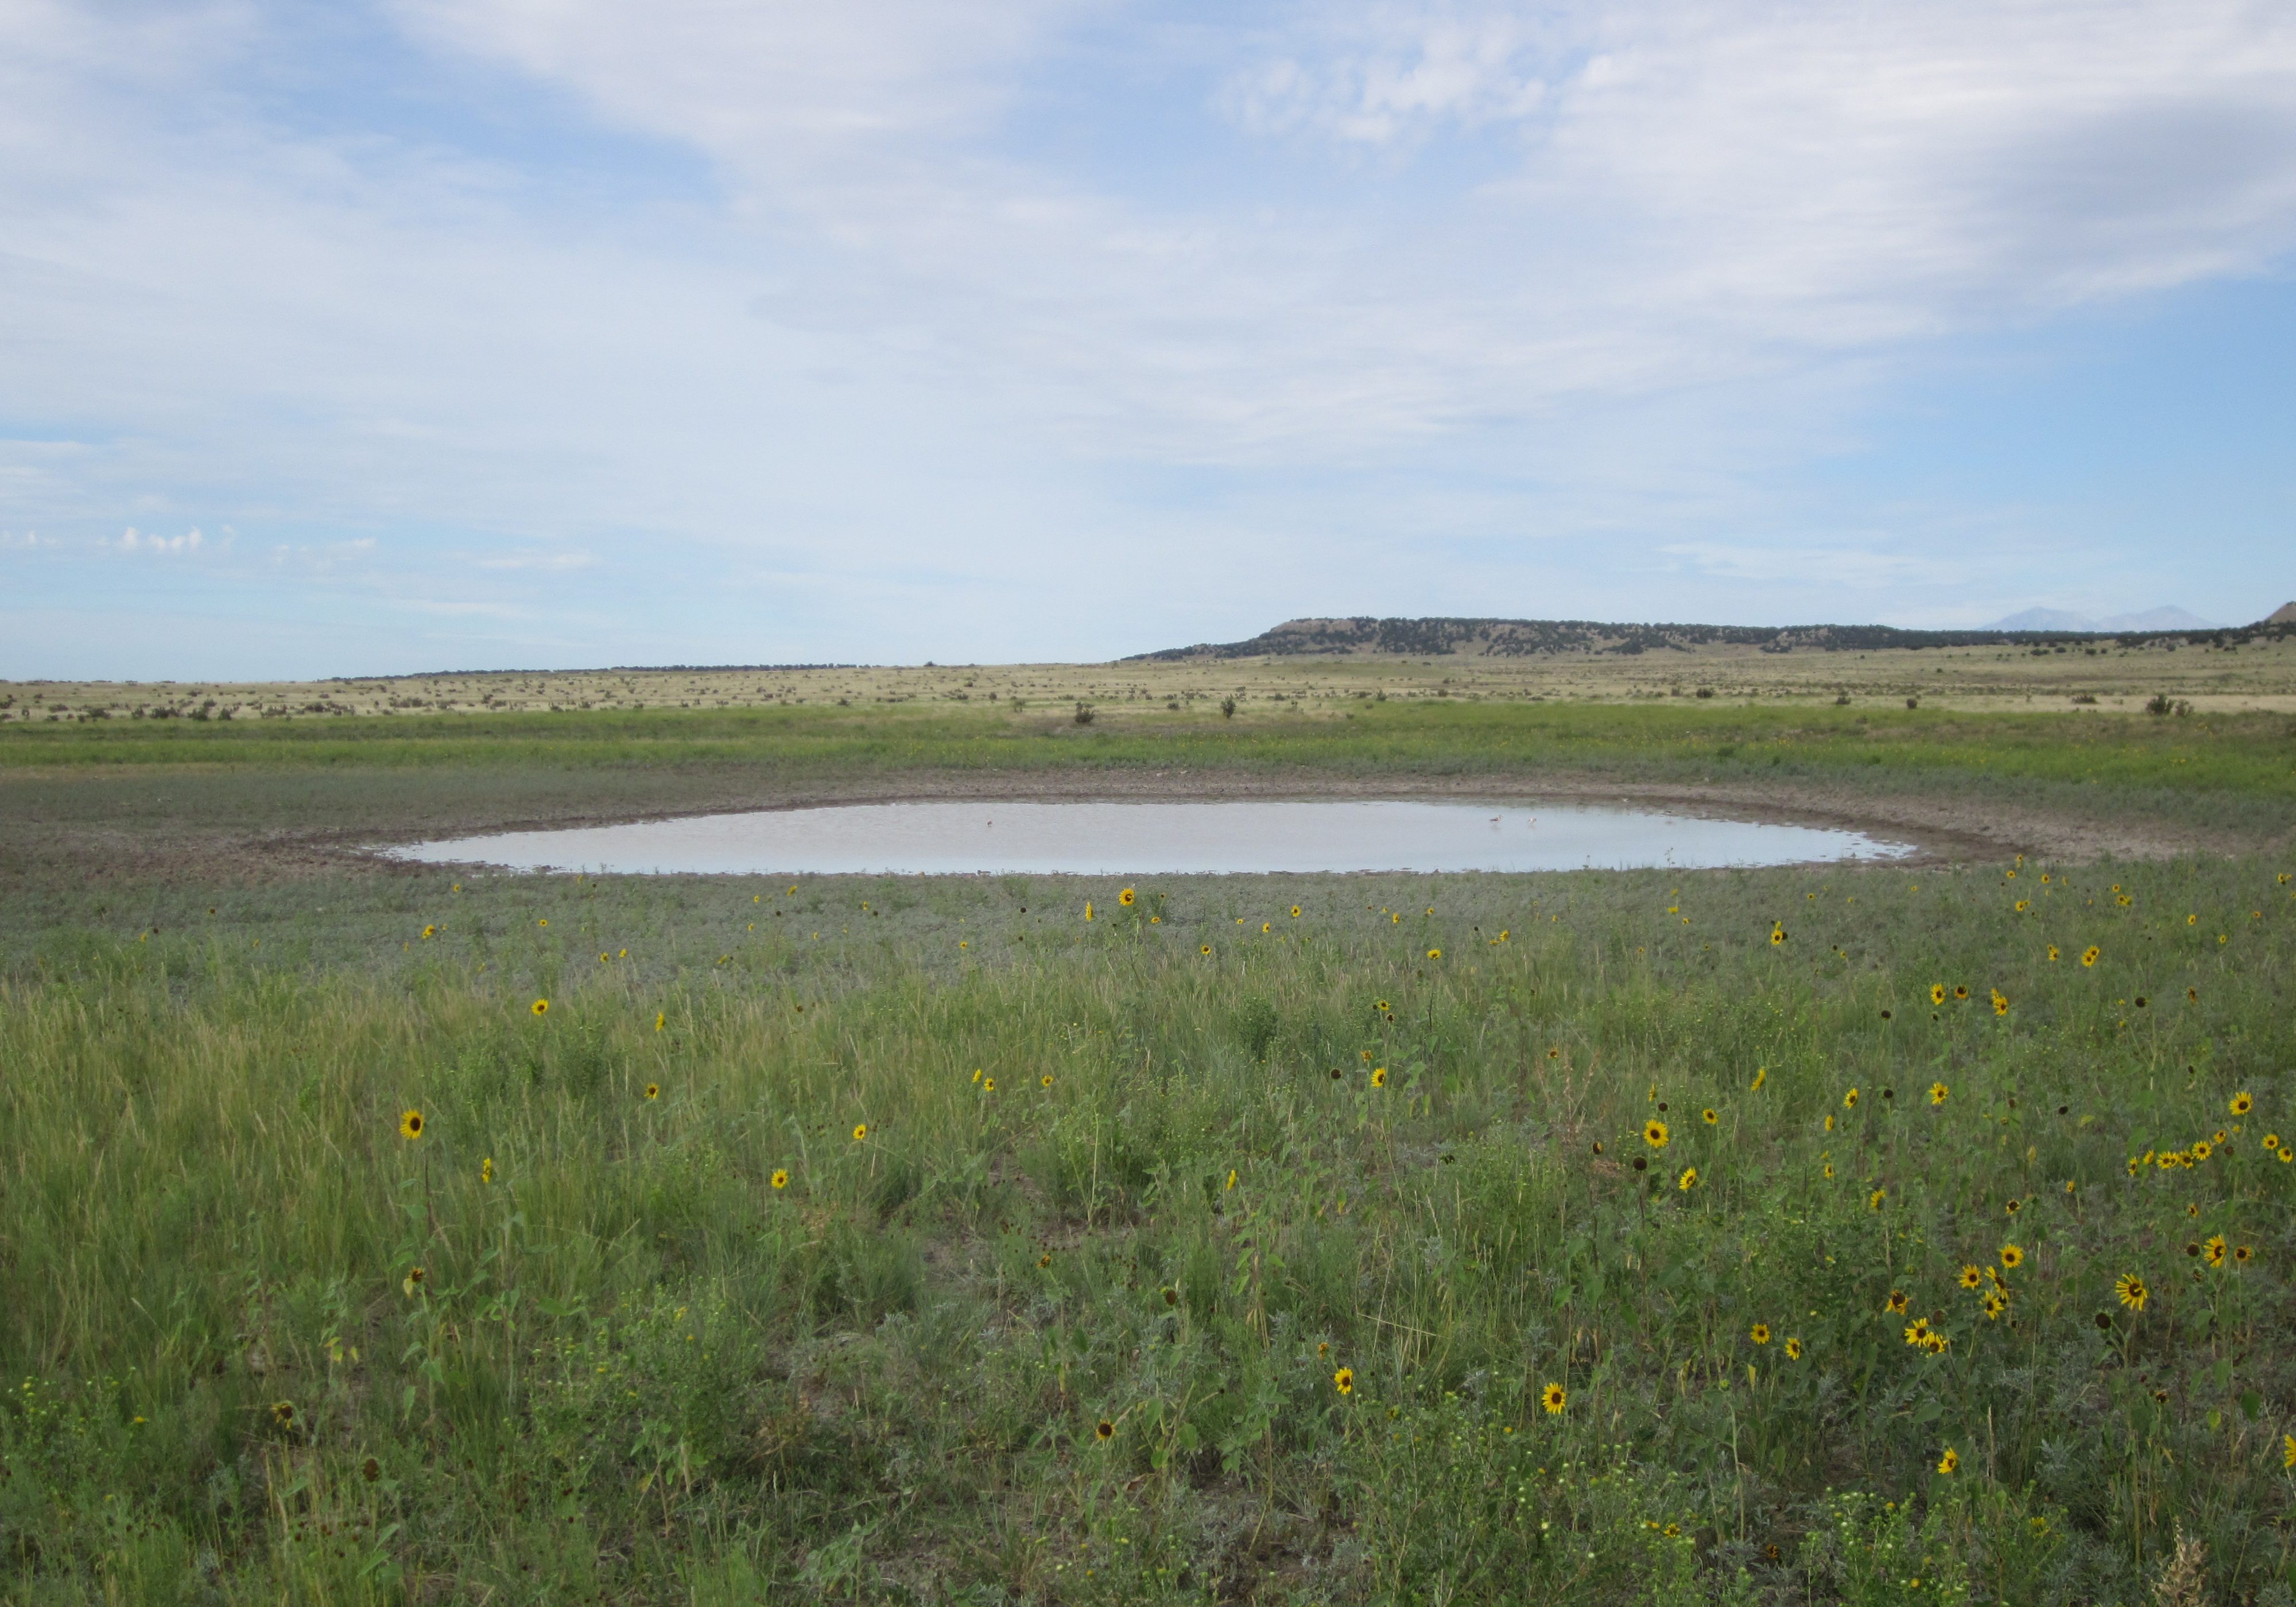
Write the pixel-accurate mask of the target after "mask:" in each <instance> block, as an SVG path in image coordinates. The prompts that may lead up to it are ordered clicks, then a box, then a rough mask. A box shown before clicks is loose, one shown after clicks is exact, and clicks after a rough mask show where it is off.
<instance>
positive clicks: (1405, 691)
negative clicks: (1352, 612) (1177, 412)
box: [0, 634, 2296, 724]
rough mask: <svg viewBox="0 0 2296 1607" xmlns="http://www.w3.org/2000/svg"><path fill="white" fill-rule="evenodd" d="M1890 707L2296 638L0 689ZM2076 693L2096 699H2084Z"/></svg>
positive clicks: (2279, 693)
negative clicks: (1842, 702)
mask: <svg viewBox="0 0 2296 1607" xmlns="http://www.w3.org/2000/svg"><path fill="white" fill-rule="evenodd" d="M1701 688H1704V689H1705V690H1706V692H1707V693H1709V694H1710V697H1711V698H1714V699H1724V700H1732V701H1745V700H1749V699H1751V700H1754V701H1762V702H1782V703H1794V702H1826V703H1831V702H1833V701H1834V700H1835V699H1836V698H1838V697H1841V696H1845V695H1846V696H1848V697H1849V698H1850V699H1851V700H1852V702H1853V703H1868V704H1871V703H1887V702H1891V701H1902V700H1903V699H1905V698H1907V697H1917V698H1920V699H1921V700H1922V701H1923V702H1924V703H1927V704H1931V705H1934V706H1937V707H1940V708H1947V709H1964V710H1972V711H1977V710H2007V709H2020V710H2022V709H2065V710H2068V711H2072V710H2078V709H2084V708H2095V709H2105V710H2110V709H2136V708H2138V707H2140V706H2141V705H2143V704H2144V702H2145V701H2148V700H2149V699H2151V698H2153V697H2155V696H2159V695H2162V694H2166V695H2168V696H2169V697H2172V698H2178V699H2183V700H2185V701H2189V702H2190V703H2191V704H2192V705H2193V707H2194V709H2196V710H2200V711H2207V712H2219V711H2233V710H2243V709H2270V710H2278V711H2283V712H2287V711H2296V635H2286V634H2283V635H2278V636H2276V637H2262V638H2259V639H2255V640H2251V641H2248V642H2244V643H2229V644H2226V645H2221V646H2217V645H2210V644H2209V641H2208V639H2207V638H2206V637H2190V638H2187V637H2160V638H2153V639H2150V640H2146V641H2143V642H2137V643H2133V644H2121V643H2119V642H2116V641H2112V640H2102V641H2098V642H2088V643H2079V642H2076V643H2072V644H2067V645H2065V646H2064V647H2063V649H2062V651H2059V650H2057V649H2055V648H2044V649H2041V650H2039V651H2038V652H2037V651H2036V650H2035V649H2034V648H2032V647H2030V646H2009V645H2003V646H1985V647H1956V648H1923V649H1902V648H1900V649H1884V650H1875V651H1872V652H1823V651H1798V652H1764V651H1762V650H1761V649H1759V648H1756V647H1735V646H1727V647H1725V646H1708V647H1701V648H1697V649H1693V650H1689V651H1679V650H1677V651H1666V652H1644V653H1636V654H1632V655H1628V654H1620V653H1609V652H1588V653H1568V654H1558V655H1554V656H1546V655H1540V656H1537V657H1529V658H1499V657H1492V656H1483V655H1476V656H1469V655H1466V654H1457V655H1444V656H1426V657H1419V658H1393V657H1388V656H1384V655H1378V656H1374V655H1371V654H1364V655H1360V656H1337V657H1308V656H1301V657H1259V658H1250V659H1232V660H1180V661H1177V662H1175V661H1163V660H1123V661H1119V662H1115V663H1109V664H1021V665H948V666H939V665H927V666H922V667H911V668H898V667H894V668H887V667H852V668H792V669H772V668H716V669H710V668H696V669H627V670H586V671H566V672H561V671H537V672H530V673H529V672H517V671H504V672H490V673H486V674H472V675H425V676H383V677H366V678H359V677H351V678H348V679H339V680H330V681H310V682H264V683H231V682H184V683H178V682H154V683H127V682H0V717H4V718H6V719H9V720H12V721H14V722H16V723H19V724H29V723H34V722H40V721H50V720H53V721H64V720H76V719H78V718H81V717H97V718H106V719H130V718H135V717H137V716H138V714H139V712H140V713H141V714H142V715H143V717H150V716H151V715H152V713H153V712H154V711H161V710H164V711H166V714H165V716H163V717H189V716H193V715H199V716H202V717H209V718H216V719H220V718H224V717H232V718H237V719H250V718H266V717H268V718H316V717H328V716H342V715H405V714H414V713H458V712H459V713H481V712H502V713H533V712H537V711H543V710H551V709H560V710H569V709H622V710H638V709H753V708H766V707H791V708H799V707H816V708H817V707H821V706H824V705H827V706H831V707H855V708H888V707H903V706H908V707H916V706H934V705H953V706H964V705H970V704H990V705H997V706H1001V707H1007V708H1009V707H1012V706H1013V705H1014V704H1015V703H1017V704H1018V705H1019V706H1020V708H1021V709H1022V710H1023V711H1024V712H1025V711H1027V710H1028V709H1037V710H1039V711H1042V710H1043V709H1047V708H1051V709H1065V708H1068V707H1070V706H1071V705H1073V704H1075V703H1076V702H1078V701H1083V702H1087V703H1089V704H1091V705H1093V706H1094V708H1095V709H1097V710H1099V711H1102V712H1103V713H1105V714H1106V715H1108V716H1110V717H1124V716H1125V715H1127V714H1131V713H1149V712H1154V711H1157V710H1163V711H1165V712H1171V711H1170V710H1169V709H1166V705H1168V704H1169V703H1173V702H1177V703H1178V704H1179V705H1180V708H1181V710H1182V711H1185V712H1188V713H1191V714H1193V715H1197V716H1201V717H1211V716H1213V715H1216V714H1217V712H1218V705H1219V703H1220V702H1221V701H1223V700H1225V699H1227V698H1231V697H1232V698H1234V699H1236V700H1238V701H1239V702H1240V703H1242V704H1246V705H1251V706H1260V705H1267V706H1275V705H1279V704H1280V705H1281V708H1282V710H1283V712H1286V713H1292V714H1298V715H1300V716H1303V717H1317V716H1320V717H1326V718H1328V717H1333V716H1334V715H1337V714H1340V713H1343V712H1344V711H1345V710H1346V709H1347V708H1348V707H1349V705H1350V704H1351V703H1353V702H1355V701H1360V700H1362V699H1365V698H1371V697H1379V696H1382V695H1384V696H1386V697H1390V698H1406V699H1410V698H1464V699H1469V700H1480V701H1510V700H1532V699H1540V700H1558V701H1573V702H1627V701H1646V700H1652V699H1666V698H1679V697H1688V698H1696V697H1697V695H1698V693H1699V690H1700V689H1701ZM2075 700H2094V701H2093V702H2088V701H2075Z"/></svg>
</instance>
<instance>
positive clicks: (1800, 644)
mask: <svg viewBox="0 0 2296 1607" xmlns="http://www.w3.org/2000/svg"><path fill="white" fill-rule="evenodd" d="M2290 609H2296V604H2291V605H2290ZM2290 609H2283V610H2282V611H2281V614H2282V615H2289V614H2290ZM2279 619H2280V616H2278V615H2276V616H2275V618H2274V620H2273V621H2270V622H2267V623H2266V624H2264V625H2253V626H2248V627H2243V628H2241V629H2238V630H2197V631H2182V630H2178V631H2161V630H2157V629H2152V630H2136V631H2125V632H2107V631H2096V630H2072V631H2066V630H2012V631H2003V630H1898V629H1897V628H1895V627H1891V626H1887V625H1794V626H1786V627H1770V626H1746V625H1620V624H1603V623H1600V622H1597V621H1595V620H1591V619H1373V618H1370V617H1369V616H1357V617H1356V618H1353V619H1286V620H1285V621H1284V622H1283V624H1281V625H1279V626H1277V627H1275V629H1273V630H1271V631H1267V632H1265V633H1263V634H1262V635H1257V636H1254V637H1252V638H1251V640H1250V641H1248V642H1205V643H1199V644H1197V645H1195V646H1193V647H1168V648H1166V649H1164V650H1163V651H1161V652H1144V653H1136V654H1134V655H1133V659H1134V660H1178V659H1252V658H1260V657H1274V658H1283V657H1292V656H1302V655H1308V654H1325V655H1342V656H1345V655H1357V654H1365V655H1369V654H1382V655H1387V656H1390V657H1396V658H1445V657H1463V658H1496V659H1522V658H1530V657H1533V656H1536V655H1539V654H1548V655H1561V654H1565V653H1606V652H1607V653H1643V652H1696V651H1697V650H1698V649H1700V648H1702V647H1751V648H1755V649H1757V650H1759V651H1760V652H1873V651H1874V650H1877V649H1882V648H1921V647H1992V646H2001V645H2005V644H2055V643H2061V642H2067V641H2081V640H2087V641H2096V640H2102V639H2110V640H2113V641H2117V642H2136V641H2146V640H2152V639H2156V638H2158V637H2161V636H2164V635H2173V636H2179V637H2185V638H2188V639H2191V640H2194V641H2205V642H2212V643H2221V642H2228V641H2246V640H2248V639H2249V638H2250V637H2251V635H2256V634H2258V633H2259V632H2260V633H2262V634H2265V635H2272V636H2280V635H2288V634H2292V628H2296V615H2291V624H2289V625H2283V624H2280V623H2279Z"/></svg>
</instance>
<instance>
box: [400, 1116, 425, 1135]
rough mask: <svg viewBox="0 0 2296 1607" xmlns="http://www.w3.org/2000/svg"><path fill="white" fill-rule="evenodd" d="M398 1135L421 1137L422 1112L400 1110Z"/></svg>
mask: <svg viewBox="0 0 2296 1607" xmlns="http://www.w3.org/2000/svg"><path fill="white" fill-rule="evenodd" d="M398 1136H400V1137H401V1138H420V1137H422V1111H401V1112H400V1113H399V1117H398Z"/></svg>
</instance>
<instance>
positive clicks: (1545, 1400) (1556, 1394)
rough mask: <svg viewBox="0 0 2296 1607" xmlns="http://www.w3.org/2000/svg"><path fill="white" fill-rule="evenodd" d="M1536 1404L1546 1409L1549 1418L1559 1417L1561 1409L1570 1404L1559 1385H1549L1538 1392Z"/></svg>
mask: <svg viewBox="0 0 2296 1607" xmlns="http://www.w3.org/2000/svg"><path fill="white" fill-rule="evenodd" d="M1538 1404H1539V1405H1540V1406H1545V1407H1546V1412H1547V1415H1548V1416H1550V1417H1560V1416H1561V1415H1562V1408H1563V1407H1565V1406H1569V1405H1570V1396H1569V1394H1567V1393H1566V1392H1565V1391H1564V1390H1563V1388H1562V1385H1561V1384H1549V1385H1547V1386H1546V1388H1545V1389H1544V1390H1540V1391H1539V1392H1538Z"/></svg>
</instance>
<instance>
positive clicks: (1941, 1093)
mask: <svg viewBox="0 0 2296 1607" xmlns="http://www.w3.org/2000/svg"><path fill="white" fill-rule="evenodd" d="M1951 1092H1952V1090H1951V1089H1949V1088H1948V1087H1947V1086H1945V1085H1944V1084H1943V1083H1931V1085H1930V1103H1931V1104H1933V1105H1941V1104H1943V1103H1945V1100H1946V1095H1948V1094H1949V1093H1951Z"/></svg>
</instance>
